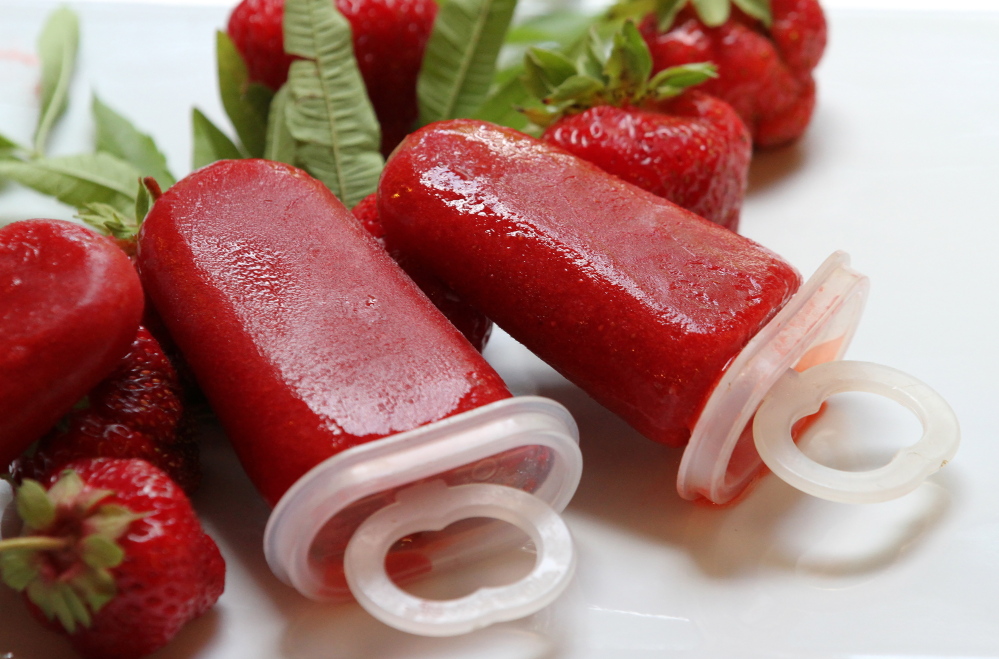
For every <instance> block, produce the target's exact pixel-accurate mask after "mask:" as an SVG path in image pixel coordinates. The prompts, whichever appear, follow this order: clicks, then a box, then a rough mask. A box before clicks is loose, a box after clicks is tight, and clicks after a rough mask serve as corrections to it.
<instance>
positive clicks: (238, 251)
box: [138, 160, 510, 505]
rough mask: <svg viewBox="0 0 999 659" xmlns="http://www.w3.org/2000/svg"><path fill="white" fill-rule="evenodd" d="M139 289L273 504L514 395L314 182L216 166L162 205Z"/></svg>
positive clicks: (279, 169)
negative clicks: (379, 446)
mask: <svg viewBox="0 0 999 659" xmlns="http://www.w3.org/2000/svg"><path fill="white" fill-rule="evenodd" d="M138 263H139V268H140V273H141V276H142V279H143V283H144V285H145V286H146V290H147V293H148V295H149V297H150V299H151V300H152V302H153V304H154V306H155V307H156V309H157V310H158V311H159V313H160V314H161V316H162V317H163V319H164V322H165V324H166V325H167V327H168V329H169V331H170V333H171V335H172V336H173V337H174V338H175V340H176V342H177V344H178V346H179V347H180V349H181V351H182V352H183V354H184V355H185V357H186V358H187V360H188V362H189V363H190V365H191V368H192V369H193V371H194V373H195V376H196V377H197V380H198V382H199V384H200V385H201V386H202V388H203V389H204V391H205V394H206V396H207V397H208V400H209V402H210V404H211V406H212V409H213V410H214V411H215V413H216V414H217V416H218V418H219V420H220V422H221V424H222V426H223V427H224V428H225V430H226V433H227V435H228V437H229V438H230V440H231V442H232V443H233V445H234V447H235V450H236V452H237V453H238V455H239V458H240V460H241V462H242V464H243V466H244V467H245V469H246V471H247V472H248V474H249V475H250V478H251V479H252V480H253V482H254V483H255V484H256V486H257V488H258V489H259V490H260V492H261V493H262V494H263V495H264V497H265V498H266V499H267V500H268V502H270V503H271V504H272V505H273V504H275V503H276V502H277V501H278V499H279V498H280V497H281V495H282V494H283V493H284V492H285V491H286V490H287V489H288V488H289V487H290V486H291V485H292V484H293V483H294V482H295V481H296V480H298V478H299V477H300V476H302V475H303V474H304V473H305V472H306V471H308V470H309V469H310V468H312V467H313V466H315V465H317V464H318V463H320V462H322V461H323V460H325V459H326V458H329V457H330V456H332V455H334V454H336V453H338V452H340V451H343V450H344V449H347V448H350V447H353V446H356V445H358V444H361V443H364V442H369V441H371V440H375V439H378V438H381V437H385V436H387V435H391V434H394V433H399V432H402V431H406V430H411V429H413V428H416V427H418V426H422V425H424V424H428V423H430V422H433V421H437V420H439V419H442V418H444V417H448V416H451V415H454V414H457V413H459V412H463V411H466V410H471V409H474V408H477V407H479V406H481V405H484V404H486V403H490V402H492V401H496V400H500V399H503V398H507V397H509V396H510V394H509V392H508V391H507V389H506V387H505V385H504V384H503V382H502V381H501V380H500V378H499V376H498V375H497V374H496V372H495V371H494V370H493V369H492V368H491V367H490V366H489V365H488V364H487V363H486V362H485V361H484V360H483V359H482V357H481V356H480V355H479V354H478V353H477V352H476V351H475V350H474V349H473V348H472V347H471V346H470V345H469V344H468V343H467V342H466V341H465V340H464V339H463V338H462V336H461V335H460V334H459V333H458V331H457V330H455V328H454V327H453V326H452V325H451V324H450V323H448V321H447V320H446V319H445V318H444V317H443V316H442V315H441V314H440V313H439V312H438V311H437V310H436V309H435V308H434V307H433V305H432V304H431V303H430V302H429V300H427V298H426V297H425V296H424V295H423V294H422V293H421V292H420V291H419V289H418V288H417V287H416V286H415V285H414V284H413V283H412V281H411V280H409V279H408V278H407V277H406V276H405V275H404V274H403V272H402V271H401V270H400V269H399V267H398V266H397V265H396V264H395V263H394V262H393V261H392V259H391V258H390V257H389V256H388V254H387V253H386V252H385V250H384V249H382V248H381V247H380V246H379V245H378V244H377V243H376V242H375V240H374V239H373V238H372V237H371V236H370V235H368V234H367V232H366V231H365V230H364V228H363V227H362V226H361V225H360V223H358V222H357V220H356V219H355V218H354V217H353V216H352V215H351V213H350V211H348V210H347V209H346V208H344V206H343V205H342V204H341V203H340V202H339V201H338V200H337V199H336V198H335V197H334V196H333V195H332V194H331V193H330V192H329V191H328V190H327V189H326V188H325V187H324V186H323V185H322V184H321V183H319V182H317V181H316V180H314V179H312V178H311V177H309V176H308V175H306V174H304V173H303V172H301V171H300V170H297V169H295V168H293V167H289V166H286V165H282V164H279V163H273V162H268V161H263V160H241V161H223V162H218V163H215V164H213V165H210V166H208V167H206V168H204V169H201V170H199V171H197V172H195V173H193V174H191V175H190V176H188V177H187V178H185V179H184V180H182V181H181V182H179V183H177V184H176V185H175V186H173V187H172V188H171V189H170V190H168V191H167V192H166V193H164V194H163V196H162V197H160V198H159V199H158V200H157V201H156V203H155V205H154V206H153V209H152V210H151V212H150V213H149V216H148V217H147V219H146V220H145V222H144V223H143V227H142V231H141V233H140V237H139V249H138Z"/></svg>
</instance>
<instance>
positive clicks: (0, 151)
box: [0, 135, 25, 158]
mask: <svg viewBox="0 0 999 659" xmlns="http://www.w3.org/2000/svg"><path fill="white" fill-rule="evenodd" d="M24 150H25V149H24V147H22V146H21V145H20V144H18V143H17V142H15V141H14V140H12V139H10V138H7V137H4V136H3V135H0V158H7V157H10V156H12V155H14V153H16V152H17V151H24Z"/></svg>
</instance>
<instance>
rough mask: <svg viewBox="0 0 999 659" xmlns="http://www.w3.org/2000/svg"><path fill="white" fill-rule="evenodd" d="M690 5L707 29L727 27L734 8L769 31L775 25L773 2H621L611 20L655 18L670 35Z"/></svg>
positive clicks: (764, 0)
mask: <svg viewBox="0 0 999 659" xmlns="http://www.w3.org/2000/svg"><path fill="white" fill-rule="evenodd" d="M688 5H689V6H691V7H692V8H693V10H694V13H695V14H697V18H698V19H699V20H700V21H701V22H702V23H704V25H706V26H707V27H718V26H719V25H723V24H725V23H726V22H727V21H728V19H729V17H731V15H732V6H733V5H734V6H736V7H737V8H739V9H740V10H741V11H742V12H743V13H744V14H746V15H747V16H750V17H752V18H755V19H756V20H758V21H760V23H762V24H763V26H764V27H766V28H769V27H770V26H771V24H772V23H773V12H772V11H771V10H770V0H621V1H620V2H618V3H617V4H615V5H614V6H613V7H611V8H610V9H609V10H608V18H610V19H611V20H617V19H627V18H634V19H640V18H642V17H644V16H647V15H649V14H655V16H656V24H657V27H658V28H659V31H660V32H666V31H667V30H669V29H670V28H671V27H672V26H673V23H674V21H675V20H676V17H677V15H678V14H679V13H680V11H681V10H682V9H683V8H684V7H687V6H688Z"/></svg>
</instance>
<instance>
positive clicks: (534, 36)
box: [506, 8, 651, 47]
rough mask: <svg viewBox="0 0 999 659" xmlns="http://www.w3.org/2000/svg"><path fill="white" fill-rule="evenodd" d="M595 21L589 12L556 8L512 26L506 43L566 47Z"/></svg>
mask: <svg viewBox="0 0 999 659" xmlns="http://www.w3.org/2000/svg"><path fill="white" fill-rule="evenodd" d="M650 11H651V8H650ZM593 21H594V16H593V15H592V14H590V13H587V12H581V11H578V10H574V9H556V10H554V11H551V12H548V13H545V14H540V15H538V16H531V17H529V18H526V19H524V20H522V21H520V22H519V23H517V24H516V25H514V26H513V27H511V28H510V30H509V31H508V32H507V34H506V43H507V44H538V43H542V42H547V43H551V44H557V45H558V46H560V47H565V46H568V45H569V44H571V43H572V42H574V41H576V40H577V39H579V38H580V37H582V36H583V35H585V34H586V31H587V30H588V29H589V27H590V24H591V23H593Z"/></svg>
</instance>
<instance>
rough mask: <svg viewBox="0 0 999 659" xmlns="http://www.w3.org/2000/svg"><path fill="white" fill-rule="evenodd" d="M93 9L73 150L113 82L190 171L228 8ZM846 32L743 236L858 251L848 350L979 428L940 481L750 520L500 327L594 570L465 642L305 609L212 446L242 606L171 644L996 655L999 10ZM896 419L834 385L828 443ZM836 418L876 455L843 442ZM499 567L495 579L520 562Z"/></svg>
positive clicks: (752, 503) (11, 66)
mask: <svg viewBox="0 0 999 659" xmlns="http://www.w3.org/2000/svg"><path fill="white" fill-rule="evenodd" d="M53 6H54V3H49V2H47V1H45V2H42V1H41V0H17V1H13V0H0V12H2V15H3V20H2V21H0V90H2V91H0V132H3V133H4V134H7V135H10V136H12V137H18V138H21V139H24V140H27V139H28V136H29V135H30V131H31V125H32V123H31V122H32V121H33V110H32V107H33V103H34V96H33V94H34V86H35V82H36V79H37V66H36V64H33V63H32V58H31V56H30V53H32V52H33V50H34V39H35V35H36V34H37V33H38V30H39V28H40V25H41V23H42V20H43V18H44V16H45V15H46V14H47V12H48V11H49V10H50V9H51V8H52V7H53ZM76 9H77V10H78V12H79V13H80V15H81V18H82V30H83V40H82V56H81V59H80V70H79V74H78V76H77V78H76V80H75V83H74V93H73V100H74V102H73V105H72V107H71V113H70V116H69V118H68V120H67V121H66V122H65V123H64V125H63V126H62V127H61V128H60V129H59V131H58V132H57V133H56V135H55V136H54V142H53V145H54V147H55V150H56V151H57V152H58V153H72V152H75V151H82V150H85V149H88V148H89V147H90V140H91V137H90V135H91V132H90V131H91V124H90V120H89V116H88V112H89V107H88V105H89V104H88V102H87V101H88V99H89V94H90V93H91V91H92V90H95V91H97V92H98V93H99V94H100V96H101V98H102V99H103V100H104V101H105V102H106V103H108V104H109V105H111V106H112V107H114V108H116V109H118V110H119V111H120V112H122V113H123V114H125V115H126V116H128V117H129V118H131V119H132V120H133V121H135V122H136V123H137V124H138V125H139V126H140V127H142V128H143V129H145V130H147V131H149V132H151V133H153V134H154V135H155V137H156V139H157V141H158V142H159V144H160V146H161V147H162V148H163V149H164V150H165V151H166V153H167V154H168V158H169V161H170V165H171V167H172V168H173V170H174V172H175V173H177V174H181V173H185V172H187V171H189V169H190V167H189V165H188V163H189V159H190V138H189V131H190V128H189V127H190V108H191V107H192V106H193V105H197V106H199V107H200V108H201V109H202V110H204V111H205V112H206V113H207V114H208V115H209V116H211V117H212V118H213V119H214V120H216V121H217V123H219V124H220V125H227V122H226V121H225V119H224V115H223V113H222V111H221V109H220V105H219V102H218V101H217V98H216V91H215V73H214V66H213V54H212V53H213V43H214V37H213V32H214V30H215V29H216V28H219V27H222V26H223V25H224V22H225V18H226V12H227V10H226V9H225V8H224V7H218V6H211V7H195V6H183V5H180V6H171V7H166V6H158V5H128V4H101V3H82V4H79V5H76ZM829 18H830V39H831V41H830V47H829V50H828V51H827V54H826V56H825V59H824V60H823V63H822V65H821V68H820V70H819V74H818V78H819V92H820V99H819V109H818V112H817V114H816V116H815V120H814V123H813V125H812V127H811V129H810V130H809V132H808V134H807V136H806V137H805V139H803V140H802V141H801V142H800V143H799V144H797V145H795V146H793V147H790V148H787V149H784V150H780V151H775V152H771V153H762V154H759V155H758V156H757V158H756V160H755V161H754V163H753V169H752V182H751V188H750V191H749V196H748V199H747V201H746V206H745V211H744V215H743V220H742V229H743V232H744V233H745V234H746V235H748V236H750V237H752V238H754V239H756V240H758V241H759V242H761V243H763V244H764V245H767V246H768V247H770V248H772V249H774V250H775V251H776V252H778V253H779V254H781V255H783V256H784V257H785V258H787V259H788V260H789V261H791V262H792V263H794V264H795V265H796V266H798V267H799V268H800V269H801V270H802V272H804V273H806V274H808V273H810V272H811V271H812V270H813V269H814V268H815V267H817V266H818V264H819V263H820V262H821V261H822V259H823V258H824V257H825V256H826V255H827V254H828V253H830V252H832V251H833V250H835V249H843V250H846V251H847V252H849V253H850V254H851V255H852V258H853V265H854V267H856V268H857V269H858V270H860V271H861V272H864V273H865V274H867V275H869V276H870V277H871V279H872V281H873V288H872V295H871V298H870V301H869V304H868V307H867V312H866V317H865V320H864V322H863V323H862V325H861V328H860V330H859V332H858V334H857V337H856V339H855V342H854V344H853V347H852V348H851V350H850V352H849V354H848V357H850V358H853V359H863V360H869V361H878V362H882V363H886V364H889V365H892V366H895V367H897V368H900V369H902V370H905V371H907V372H909V373H912V374H914V375H916V376H917V377H919V378H921V379H923V380H924V381H926V382H928V383H929V384H931V385H932V386H933V387H935V388H936V389H937V390H939V391H940V392H941V393H942V394H943V395H944V396H945V397H946V398H948V399H949V401H950V402H951V404H952V405H953V407H954V408H955V410H956V411H957V414H958V416H959V418H960V419H961V423H962V427H963V435H964V440H963V445H962V447H961V450H960V451H959V452H958V455H957V458H956V459H955V460H954V461H953V462H952V463H951V464H950V465H949V466H948V467H947V468H946V469H944V470H943V471H942V472H940V473H939V474H938V475H937V476H935V477H934V478H933V479H932V480H931V482H929V483H927V484H925V485H924V486H922V487H921V488H920V489H919V490H917V491H916V492H915V493H914V494H912V495H910V496H908V497H906V498H904V499H902V500H899V501H896V502H893V503H889V504H880V505H875V506H866V507H860V506H848V505H842V504H832V503H827V502H822V501H817V500H813V499H810V498H808V497H806V496H804V495H801V494H798V493H796V492H795V491H794V490H792V489H791V488H789V487H788V486H786V485H784V484H783V483H781V482H779V481H777V480H776V479H775V478H773V477H768V478H766V479H765V480H764V481H763V482H761V483H760V485H759V486H758V487H757V488H756V489H755V490H754V491H753V492H752V493H751V494H750V495H749V496H748V497H746V498H745V499H744V500H742V501H741V502H740V503H738V504H737V505H734V506H730V507H727V508H722V509H715V508H709V507H704V506H698V505H692V504H690V503H688V502H685V501H683V500H681V499H679V497H678V496H677V495H676V493H675V489H674V488H675V481H676V476H675V474H676V468H677V465H678V463H679V458H680V453H679V451H677V450H673V449H667V448H663V447H660V446H657V445H654V444H652V443H651V442H649V441H647V440H644V439H642V438H640V437H638V436H637V435H636V434H635V433H634V432H632V431H631V430H629V429H628V428H627V427H626V426H625V425H624V424H623V423H621V422H620V421H618V420H617V419H616V418H615V417H613V416H612V415H611V414H609V413H608V412H606V411H605V410H604V409H602V408H601V407H599V406H597V405H596V404H594V403H593V402H592V401H591V400H590V399H589V398H588V397H587V396H586V395H585V394H583V393H581V392H580V391H579V390H578V389H576V388H575V387H573V386H572V385H569V384H567V383H566V382H565V381H564V380H562V379H561V378H560V377H558V376H557V375H555V374H554V373H552V371H551V370H549V369H548V368H547V367H545V366H544V365H542V364H541V363H540V362H538V361H537V360H536V359H535V358H534V357H533V356H531V355H530V354H528V353H526V351H524V350H523V349H522V348H521V347H520V346H519V345H518V344H516V343H515V342H513V341H512V340H510V339H509V338H508V337H506V336H505V335H503V334H502V333H500V334H499V335H498V336H497V337H495V339H494V341H493V342H492V344H491V345H490V347H489V348H488V350H487V356H488V358H489V359H490V360H491V361H492V362H493V364H494V365H496V366H497V368H498V369H499V370H500V372H501V373H502V374H503V375H504V376H505V377H507V378H508V380H509V382H510V384H511V386H512V387H513V388H514V390H515V391H517V392H518V393H541V394H543V395H547V396H550V397H553V398H555V399H557V400H559V401H560V402H562V403H563V404H565V405H567V406H568V407H569V408H570V410H571V411H572V412H573V413H574V415H575V416H576V418H577V420H578V421H579V423H580V426H581V427H582V448H583V452H584V458H585V465H586V466H585V471H584V474H583V481H582V484H581V486H580V489H579V492H578V494H577V495H576V497H575V499H574V500H573V502H572V503H571V504H570V506H569V508H568V511H567V514H566V519H567V520H568V522H569V525H570V527H571V529H572V531H573V533H574V535H575V538H576V541H577V546H578V550H579V555H580V560H579V571H578V575H577V577H576V579H575V581H574V583H573V584H572V585H571V586H570V588H569V590H568V592H567V593H566V594H565V595H564V596H563V597H562V598H561V599H560V600H559V601H558V602H556V603H555V604H554V605H552V606H551V607H549V608H548V609H546V610H544V611H542V612H541V613H539V614H537V615H535V616H532V617H531V618H528V619H525V620H522V621H518V622H515V623H508V624H503V625H499V626H496V627H493V628H490V629H487V630H484V631H481V632H478V633H475V634H471V635H468V636H465V637H459V638H452V639H425V638H418V637H413V636H410V635H407V634H404V633H401V632H396V631H394V630H391V629H389V628H387V627H385V626H383V625H381V624H380V623H377V622H375V621H374V620H373V619H371V618H370V617H369V616H368V615H367V614H366V613H364V611H362V610H361V609H360V608H359V607H357V606H356V605H345V606H337V607H331V606H324V605H317V604H314V603H312V602H309V601H306V600H304V599H302V598H301V597H300V596H298V595H297V594H296V593H295V592H293V591H292V590H291V589H289V588H287V587H285V586H284V585H282V584H280V583H279V582H278V581H277V580H276V579H275V578H274V577H273V576H272V575H271V574H270V572H269V571H268V569H267V567H266V565H265V563H264V560H263V554H262V550H261V542H260V541H261V536H262V533H263V527H264V523H265V521H266V518H267V514H268V510H267V508H266V506H265V505H264V504H263V503H262V501H261V500H260V499H259V498H258V497H257V495H256V494H255V492H254V491H253V489H252V487H251V486H250V485H249V483H248V481H247V480H246V478H245V477H244V476H243V474H242V471H241V470H240V468H239V467H238V465H237V463H236V462H235V460H234V459H233V457H232V455H231V453H230V451H229V449H228V447H227V445H226V444H225V441H224V440H223V439H222V438H220V437H215V438H212V439H209V441H208V444H207V446H206V450H205V454H206V455H205V469H206V474H205V482H204V487H203V489H202V490H201V491H200V492H199V493H198V495H197V497H196V501H195V503H196V505H197V507H198V509H199V510H200V512H201V513H202V515H203V517H204V520H205V523H206V526H207V527H208V528H209V531H210V532H211V533H212V534H213V535H214V537H215V538H216V539H217V540H218V541H219V544H220V546H221V548H222V551H223V553H224V555H225V558H226V560H227V562H228V567H229V572H228V584H227V588H226V592H225V595H223V597H222V599H221V601H220V602H219V604H218V606H217V607H216V608H215V609H214V610H213V611H212V612H211V613H209V614H208V615H207V616H205V617H204V618H202V619H200V620H198V621H196V622H194V623H193V624H191V625H189V626H188V627H187V628H185V629H184V631H183V632H182V633H181V634H180V635H179V636H178V638H177V639H176V640H175V641H174V642H173V643H172V644H171V645H170V646H168V647H167V648H166V649H164V650H162V651H161V652H160V653H158V654H157V655H156V656H157V657H160V658H162V659H166V658H173V659H179V658H182V657H183V658H190V657H199V658H211V659H222V658H232V659H237V658H238V659H247V658H249V659H255V658H261V659H263V658H269V659H270V658H277V657H288V658H294V659H311V658H314V657H316V658H318V657H338V658H345V659H349V658H353V657H374V658H378V659H383V658H404V657H405V658H412V657H461V658H465V659H479V658H485V657H489V658H493V657H516V658H527V657H530V658H537V659H540V658H541V657H546V658H553V659H554V658H558V659H562V658H566V659H591V658H592V659H595V658H605V657H606V658H610V657H645V656H648V657H663V656H683V657H693V658H697V659H702V658H709V657H735V656H738V657H751V656H775V655H776V656H788V657H847V656H915V655H919V656H922V657H926V656H937V657H971V656H994V655H997V654H999V624H997V619H996V613H995V612H996V611H997V610H999V588H997V584H999V478H997V477H996V471H997V468H999V442H997V441H996V439H995V435H996V433H995V425H996V424H995V421H994V419H993V414H994V413H995V412H994V410H995V409H996V406H997V401H999V386H997V384H996V375H995V374H996V373H997V371H999V349H997V347H996V340H995V333H996V328H997V327H999V305H997V302H996V300H997V297H996V291H997V290H999V259H997V258H996V251H997V250H999V228H997V227H999V221H997V220H999V218H997V214H996V211H995V207H996V204H995V202H994V194H995V193H994V191H995V189H996V183H995V181H996V178H997V176H999V161H997V160H996V153H999V119H997V117H999V12H991V13H989V12H982V13H962V14H958V13H949V14H948V13H940V12H925V11H922V12H907V11H862V10H832V11H830V17H829ZM44 215H54V216H57V217H63V218H69V217H71V212H69V211H68V210H66V209H64V208H62V207H59V206H58V205H55V204H52V203H50V202H48V201H46V200H44V199H42V198H40V197H38V196H36V195H33V194H31V193H29V192H26V191H20V190H14V189H11V188H8V189H5V190H3V192H2V194H0V222H4V221H11V220H14V219H21V218H25V217H31V216H44ZM906 414H907V413H904V412H899V411H897V410H895V409H893V408H892V407H891V406H890V404H885V405H882V404H880V403H878V402H876V401H872V400H870V399H869V398H866V397H863V396H860V397H847V396H844V397H843V399H839V398H837V399H836V400H834V401H833V407H832V409H831V411H830V414H828V415H827V418H826V419H825V421H824V425H822V426H820V427H819V428H818V429H816V431H815V432H814V433H813V436H812V438H811V442H810V446H811V449H810V450H812V451H814V452H815V453H816V454H822V455H825V456H826V457H825V459H828V460H836V459H840V460H851V459H857V460H862V459H864V458H863V455H865V454H866V452H867V451H866V449H863V448H862V445H863V444H865V443H866V444H868V445H873V446H875V447H878V448H882V449H883V448H884V447H885V446H886V445H899V444H901V443H903V442H906V441H912V440H914V439H915V436H914V435H915V433H916V426H915V422H914V421H913V420H911V419H909V418H908V417H907V416H906ZM837 430H842V431H846V432H849V433H852V434H854V435H858V436H859V437H860V438H861V439H862V440H863V441H860V442H857V443H849V444H848V445H846V446H845V447H842V448H839V449H837V448H835V447H836V440H831V439H830V438H831V437H832V436H833V435H834V434H835V432H836V431H837ZM893 443H894V444H893ZM837 456H838V457H837ZM858 456H860V457H858ZM8 496H9V495H8V493H7V492H6V491H3V492H2V494H0V497H3V498H2V499H0V504H2V503H3V502H5V501H6V498H7V497H8ZM509 563H511V562H507V563H504V564H502V565H499V564H498V565H497V566H496V570H497V571H501V568H504V569H512V570H518V569H523V566H522V565H519V566H518V565H517V564H516V561H512V564H513V566H512V567H511V565H510V564H509ZM465 576H467V575H465ZM459 582H463V579H462V578H461V577H455V578H454V580H453V581H452V582H451V583H447V584H439V586H441V587H446V588H450V587H454V586H455V584H457V583H459ZM0 612H2V614H0V655H2V653H3V652H11V653H13V656H14V657H17V658H18V659H32V658H35V657H45V658H47V659H61V658H62V657H71V656H73V655H72V652H71V651H70V650H69V649H68V647H67V645H66V644H65V643H64V642H63V641H62V640H61V639H60V638H58V637H57V636H53V635H50V634H48V633H46V632H44V631H42V630H41V628H40V627H39V626H38V625H37V624H36V623H35V622H34V621H33V620H32V619H31V618H30V616H29V615H28V614H27V613H26V611H25V609H24V607H23V606H22V605H21V603H20V602H19V601H18V597H17V596H16V595H14V594H13V593H12V592H11V591H9V590H6V589H4V590H0Z"/></svg>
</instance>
